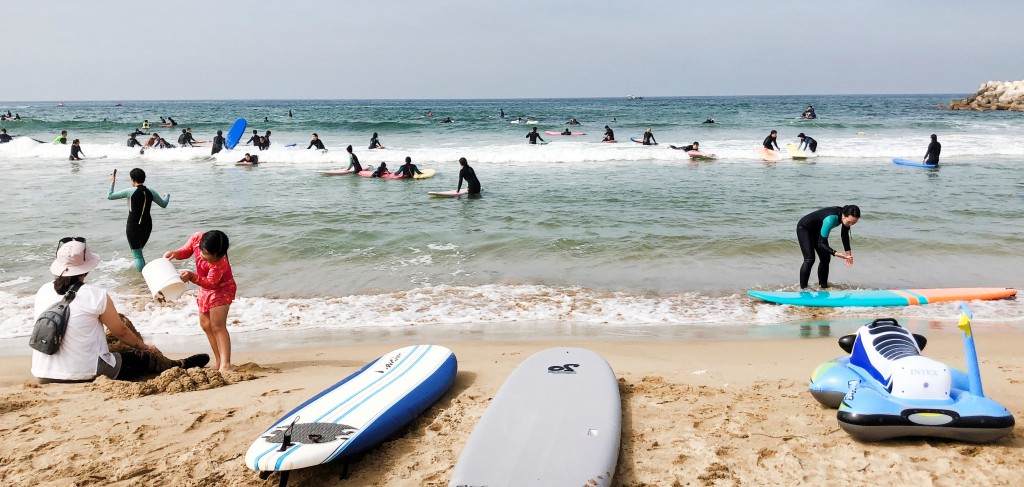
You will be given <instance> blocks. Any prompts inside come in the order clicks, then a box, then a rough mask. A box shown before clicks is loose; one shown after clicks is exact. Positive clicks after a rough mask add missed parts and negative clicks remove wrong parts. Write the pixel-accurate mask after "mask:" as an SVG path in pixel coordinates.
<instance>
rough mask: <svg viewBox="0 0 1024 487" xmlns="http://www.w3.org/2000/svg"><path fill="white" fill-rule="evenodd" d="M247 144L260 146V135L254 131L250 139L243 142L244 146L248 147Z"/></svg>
mask: <svg viewBox="0 0 1024 487" xmlns="http://www.w3.org/2000/svg"><path fill="white" fill-rule="evenodd" d="M249 143H252V145H254V146H257V147H259V145H260V134H259V132H257V131H255V130H253V131H252V137H249V140H247V141H245V145H249Z"/></svg>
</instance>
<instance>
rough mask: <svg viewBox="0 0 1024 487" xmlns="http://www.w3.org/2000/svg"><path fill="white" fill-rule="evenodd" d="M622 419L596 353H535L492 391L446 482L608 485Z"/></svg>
mask: <svg viewBox="0 0 1024 487" xmlns="http://www.w3.org/2000/svg"><path fill="white" fill-rule="evenodd" d="M621 419H622V411H621V403H620V399H619V385H618V382H617V381H616V379H615V373H614V372H612V368H611V366H609V365H608V362H605V360H604V359H603V358H601V356H600V355H598V354H596V353H594V352H591V351H590V350H585V349H582V348H568V347H559V348H549V349H547V350H542V351H540V352H537V353H536V354H534V355H532V356H531V357H529V358H527V359H526V360H524V361H523V362H522V363H521V364H519V366H518V367H516V369H515V370H514V371H513V372H512V374H511V375H509V377H508V379H506V380H505V383H504V384H502V386H501V389H499V390H498V393H497V394H495V396H494V399H493V400H492V401H491V404H490V406H488V407H487V410H486V411H484V415H483V417H482V418H481V419H480V422H479V423H477V425H476V428H474V429H473V433H472V434H471V435H470V437H469V440H468V441H467V442H466V446H465V447H464V448H463V449H462V453H461V454H460V455H459V461H458V463H457V464H456V465H455V470H454V471H453V472H452V477H451V481H450V482H449V484H448V485H449V487H456V486H484V485H486V486H488V487H499V486H507V487H513V486H516V487H518V486H534V485H536V486H541V485H544V486H547V485H551V486H556V485H557V486H593V487H598V486H607V485H611V482H612V475H614V473H615V465H616V463H617V461H618V456H619V434H620V428H621Z"/></svg>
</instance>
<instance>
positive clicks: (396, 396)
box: [245, 345, 458, 472]
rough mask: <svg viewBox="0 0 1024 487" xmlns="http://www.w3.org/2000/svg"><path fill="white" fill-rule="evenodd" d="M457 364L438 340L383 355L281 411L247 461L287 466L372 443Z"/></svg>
mask: <svg viewBox="0 0 1024 487" xmlns="http://www.w3.org/2000/svg"><path fill="white" fill-rule="evenodd" d="M457 368H458V366H457V364H456V359H455V355H454V354H453V353H452V351H451V350H449V349H447V348H445V347H440V346H437V345H415V346H410V347H405V348H400V349H398V350H395V351H393V352H390V353H387V354H384V355H383V356H381V357H380V358H378V359H377V360H375V361H373V362H371V363H369V364H367V365H366V366H365V367H363V368H362V369H360V370H359V371H358V372H356V373H354V374H352V375H350V376H348V377H346V378H344V379H342V380H341V381H340V382H338V383H337V384H334V385H333V386H331V387H328V388H327V389H326V390H324V391H323V392H321V393H319V394H317V395H315V396H313V397H312V398H310V399H309V400H307V401H306V402H304V403H302V404H300V405H299V406H298V407H296V408H295V409H293V410H292V411H290V412H288V413H287V414H285V415H284V416H282V417H281V419H279V420H277V422H275V423H274V424H273V425H271V426H270V428H268V429H267V430H266V431H264V432H263V433H262V434H261V435H260V436H259V438H257V439H256V441H254V442H253V444H252V446H250V447H249V450H248V451H247V452H246V454H245V464H246V465H247V466H248V467H249V468H251V469H253V470H257V471H261V472H271V471H289V470H294V469H298V468H303V467H309V466H313V465H319V464H322V463H327V462H330V461H332V460H337V459H339V458H345V457H349V456H351V455H355V454H357V453H360V452H362V451H365V450H367V449H369V448H372V447H374V446H376V445H378V444H380V443H382V442H383V441H384V440H386V439H388V437H390V436H391V435H392V434H393V433H395V432H396V431H398V430H399V429H401V428H402V427H404V426H405V425H406V424H408V423H409V422H411V421H412V420H413V419H415V418H416V417H417V416H419V415H420V413H422V412H423V411H425V410H426V409H427V408H429V407H430V406H431V405H432V404H434V402H436V401H437V400H438V399H440V398H441V396H442V395H444V393H445V392H446V391H447V390H448V388H450V387H451V385H452V383H453V382H454V381H455V373H456V369H457ZM286 434H287V436H288V440H289V441H287V442H285V441H284V440H285V435H286Z"/></svg>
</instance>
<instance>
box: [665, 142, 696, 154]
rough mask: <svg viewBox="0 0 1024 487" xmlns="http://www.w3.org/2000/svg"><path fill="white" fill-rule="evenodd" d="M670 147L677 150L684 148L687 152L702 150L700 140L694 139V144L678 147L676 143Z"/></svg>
mask: <svg viewBox="0 0 1024 487" xmlns="http://www.w3.org/2000/svg"><path fill="white" fill-rule="evenodd" d="M669 147H670V148H672V149H675V150H684V151H686V152H690V151H700V142H697V141H694V142H693V143H692V144H690V145H684V146H682V147H676V146H674V145H670V146H669Z"/></svg>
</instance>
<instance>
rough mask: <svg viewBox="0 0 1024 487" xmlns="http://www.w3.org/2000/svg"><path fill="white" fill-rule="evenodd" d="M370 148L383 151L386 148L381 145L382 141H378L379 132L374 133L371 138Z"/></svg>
mask: <svg viewBox="0 0 1024 487" xmlns="http://www.w3.org/2000/svg"><path fill="white" fill-rule="evenodd" d="M370 148H371V149H383V148H384V146H383V145H380V141H379V140H377V132H374V133H373V135H371V136H370Z"/></svg>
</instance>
